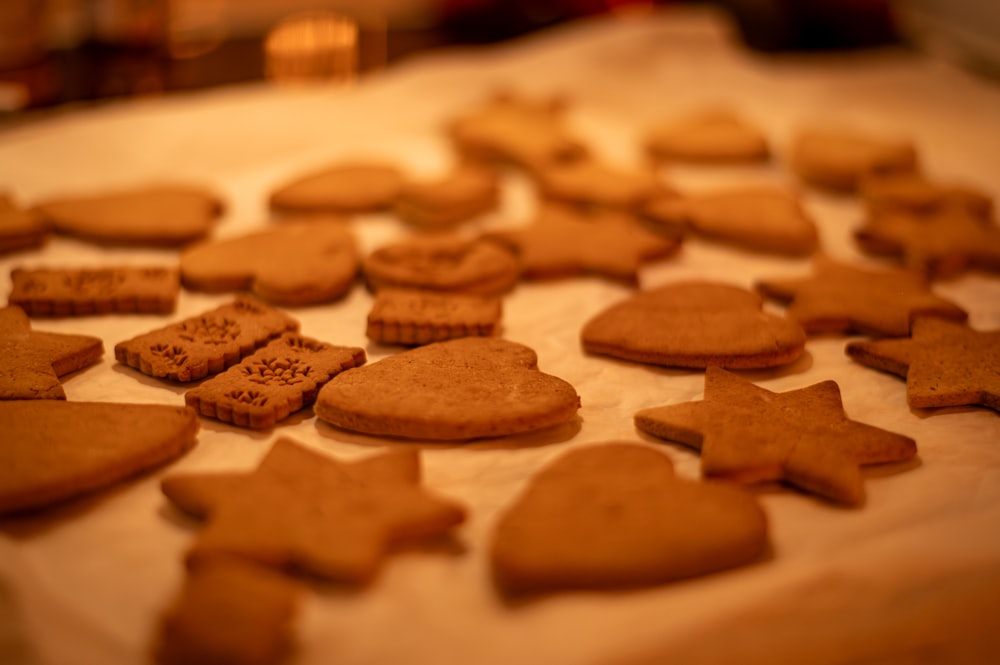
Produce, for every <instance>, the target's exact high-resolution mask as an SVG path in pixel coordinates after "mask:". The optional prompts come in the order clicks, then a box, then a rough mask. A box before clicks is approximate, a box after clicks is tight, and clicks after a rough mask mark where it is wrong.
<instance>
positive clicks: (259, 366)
mask: <svg viewBox="0 0 1000 665" xmlns="http://www.w3.org/2000/svg"><path fill="white" fill-rule="evenodd" d="M364 362H365V350H364V349H362V348H359V347H347V346H336V345H334V344H327V343H325V342H320V341H318V340H315V339H310V338H308V337H303V336H302V335H299V334H295V333H289V334H287V335H284V336H282V337H280V338H279V339H276V340H274V341H272V342H271V343H270V344H268V345H267V346H264V347H262V348H260V349H258V350H257V351H256V352H255V353H253V354H252V355H250V356H247V357H246V358H244V359H243V360H242V361H241V362H240V363H239V364H238V365H235V366H233V367H230V368H229V369H228V370H226V371H225V372H223V373H222V374H219V375H217V376H214V377H212V378H211V379H209V380H208V381H205V382H204V383H202V384H201V385H200V386H198V387H197V388H192V389H191V390H189V391H187V393H185V395H184V400H185V402H186V403H187V405H188V406H190V407H192V408H194V409H195V410H196V411H198V412H199V413H200V414H202V415H203V416H208V417H210V418H216V419H217V420H222V421H224V422H228V423H233V424H234V425H239V426H241V427H252V428H254V429H265V428H268V427H273V426H274V425H275V423H277V422H278V421H279V420H283V419H285V418H287V417H288V416H289V415H290V414H291V413H292V412H294V411H298V410H299V409H301V408H303V407H305V406H309V405H310V404H312V403H313V402H315V401H316V394H317V393H318V392H319V389H320V388H322V387H323V386H324V385H325V384H326V382H327V381H329V380H330V379H331V378H333V377H334V376H335V375H337V374H339V373H340V372H342V371H344V370H345V369H349V368H351V367H357V366H359V365H363V364H364Z"/></svg>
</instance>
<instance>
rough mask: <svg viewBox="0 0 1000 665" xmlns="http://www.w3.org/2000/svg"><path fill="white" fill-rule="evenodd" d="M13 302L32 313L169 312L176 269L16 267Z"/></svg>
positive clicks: (176, 289)
mask: <svg viewBox="0 0 1000 665" xmlns="http://www.w3.org/2000/svg"><path fill="white" fill-rule="evenodd" d="M10 279H11V283H12V288H11V292H10V298H9V302H10V304H12V305H18V306H20V307H21V308H22V309H23V310H24V311H25V312H27V314H28V316H86V315H89V314H109V313H112V312H118V313H157V314H168V313H170V312H172V311H174V308H175V307H176V306H177V294H178V292H179V291H180V278H179V276H178V271H177V269H176V268H164V267H114V268H33V269H27V268H14V269H13V270H11V272H10Z"/></svg>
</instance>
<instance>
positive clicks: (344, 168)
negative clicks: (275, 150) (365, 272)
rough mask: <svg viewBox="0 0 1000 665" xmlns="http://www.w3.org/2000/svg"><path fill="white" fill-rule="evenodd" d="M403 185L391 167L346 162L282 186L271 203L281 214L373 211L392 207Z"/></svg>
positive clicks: (269, 201)
mask: <svg viewBox="0 0 1000 665" xmlns="http://www.w3.org/2000/svg"><path fill="white" fill-rule="evenodd" d="M402 185H403V175H402V173H400V171H399V169H397V168H396V167H395V166H392V165H390V164H385V163H381V162H374V161H357V162H344V163H340V164H334V165H332V166H328V167H326V168H323V169H319V170H317V171H313V172H310V173H307V174H305V175H302V176H300V177H298V178H296V179H294V180H292V181H291V182H288V183H286V184H284V185H281V186H279V187H278V188H277V189H275V190H274V191H273V192H272V193H271V196H270V198H269V200H268V203H269V205H270V207H271V209H272V210H276V211H279V212H306V213H355V212H372V211H376V210H384V209H386V208H388V207H390V206H391V205H392V204H393V203H394V202H395V201H396V198H397V197H398V196H399V192H400V188H401V187H402Z"/></svg>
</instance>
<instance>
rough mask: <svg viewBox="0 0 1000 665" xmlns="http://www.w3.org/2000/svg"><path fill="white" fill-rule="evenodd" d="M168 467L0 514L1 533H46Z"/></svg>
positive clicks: (24, 535) (19, 537)
mask: <svg viewBox="0 0 1000 665" xmlns="http://www.w3.org/2000/svg"><path fill="white" fill-rule="evenodd" d="M168 464H169V462H168ZM164 466H166V465H161V466H158V467H155V468H152V469H146V470H143V471H140V472H138V473H134V474H131V475H129V476H128V477H127V478H122V479H121V480H118V481H116V482H114V483H113V484H111V485H108V486H106V487H97V488H94V489H92V490H88V491H86V492H84V493H82V494H78V495H75V496H70V497H66V498H64V499H60V500H58V501H57V502H55V503H52V504H49V505H47V506H39V507H38V508H32V509H29V510H25V511H21V512H17V513H13V514H10V515H5V516H3V517H0V533H3V534H5V535H7V536H10V537H11V538H14V539H17V540H27V539H30V538H34V537H39V536H42V535H44V534H45V533H47V532H48V531H50V530H52V529H54V528H57V527H59V526H61V525H62V524H63V523H65V522H67V521H71V520H76V519H81V518H83V517H85V516H86V515H88V514H89V513H90V512H91V511H95V510H99V509H100V508H101V506H103V505H105V504H106V503H107V502H109V501H112V500H113V499H115V498H116V497H118V496H119V495H121V494H123V493H124V492H126V491H128V490H129V489H131V486H132V484H133V483H137V482H141V481H143V480H147V479H150V478H153V477H154V476H156V475H157V474H158V473H159V472H160V471H161V470H162V468H163V467H164Z"/></svg>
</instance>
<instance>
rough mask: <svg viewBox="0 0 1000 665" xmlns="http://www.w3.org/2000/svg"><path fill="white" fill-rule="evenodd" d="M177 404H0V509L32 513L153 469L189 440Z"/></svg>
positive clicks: (189, 414) (192, 429)
mask: <svg viewBox="0 0 1000 665" xmlns="http://www.w3.org/2000/svg"><path fill="white" fill-rule="evenodd" d="M197 432H198V416H197V415H196V414H195V412H194V411H192V410H191V409H189V408H187V407H183V406H180V407H179V406H165V405H161V404H116V403H110V402H66V401H55V400H29V401H16V402H0V441H3V445H2V446H0V514H3V515H6V514H11V513H15V512H22V511H27V510H36V509H39V508H44V507H46V506H49V505H52V504H54V503H57V502H60V501H63V500H66V499H71V498H74V497H77V496H80V495H82V494H85V493H88V492H91V491H94V490H97V489H100V488H104V487H107V486H110V485H112V484H114V483H117V482H118V481H120V480H123V479H125V478H128V477H130V476H132V475H135V474H137V473H139V472H141V471H144V470H146V469H150V468H153V467H156V466H160V465H162V464H164V463H166V462H168V461H170V460H172V459H174V458H176V457H178V456H180V455H181V454H183V453H184V452H186V451H187V450H189V449H190V448H191V447H192V446H194V444H195V442H196V436H197Z"/></svg>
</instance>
